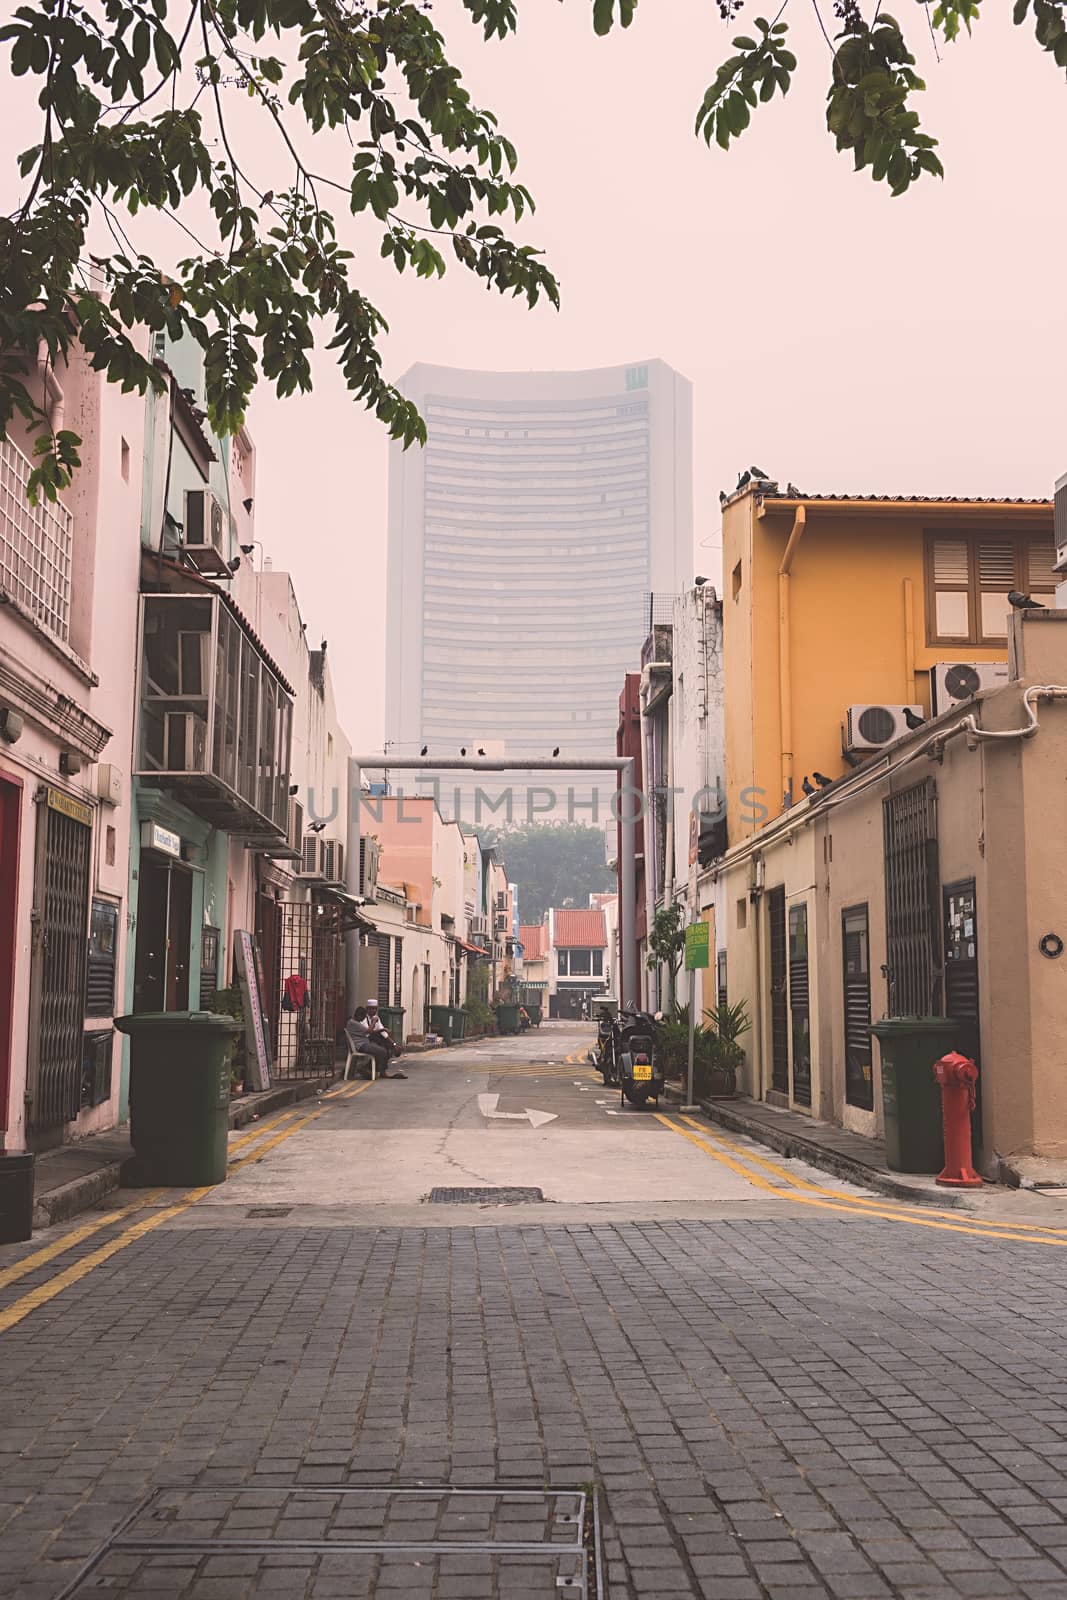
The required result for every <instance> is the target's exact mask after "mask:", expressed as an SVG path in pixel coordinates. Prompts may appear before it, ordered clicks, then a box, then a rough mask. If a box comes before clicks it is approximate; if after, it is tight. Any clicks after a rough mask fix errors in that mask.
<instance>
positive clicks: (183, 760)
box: [163, 711, 207, 772]
mask: <svg viewBox="0 0 1067 1600" xmlns="http://www.w3.org/2000/svg"><path fill="white" fill-rule="evenodd" d="M206 758H207V722H206V721H205V719H204V718H203V717H198V716H197V715H196V714H195V712H192V711H168V712H167V716H166V727H165V754H164V758H163V770H164V771H165V772H204V771H206V770H207V759H206Z"/></svg>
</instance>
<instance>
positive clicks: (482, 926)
mask: <svg viewBox="0 0 1067 1600" xmlns="http://www.w3.org/2000/svg"><path fill="white" fill-rule="evenodd" d="M488 937H489V918H488V917H472V918H471V938H472V939H488Z"/></svg>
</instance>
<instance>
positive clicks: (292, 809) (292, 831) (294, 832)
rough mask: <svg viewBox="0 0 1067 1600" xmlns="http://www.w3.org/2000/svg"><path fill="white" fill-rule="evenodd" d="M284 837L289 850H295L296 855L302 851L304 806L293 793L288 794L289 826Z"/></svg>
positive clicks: (301, 853)
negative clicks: (287, 842)
mask: <svg viewBox="0 0 1067 1600" xmlns="http://www.w3.org/2000/svg"><path fill="white" fill-rule="evenodd" d="M286 837H287V839H288V841H289V848H290V850H295V851H296V853H297V854H298V855H303V853H304V808H303V806H302V805H301V804H300V801H299V800H298V799H297V798H296V796H295V795H290V796H289V827H288V829H287V833H286Z"/></svg>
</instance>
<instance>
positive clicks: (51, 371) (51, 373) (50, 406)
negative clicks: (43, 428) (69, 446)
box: [37, 339, 66, 433]
mask: <svg viewBox="0 0 1067 1600" xmlns="http://www.w3.org/2000/svg"><path fill="white" fill-rule="evenodd" d="M37 373H38V376H39V377H40V380H41V382H42V384H43V385H44V393H45V399H46V401H47V413H48V426H49V427H50V428H51V430H52V432H53V433H59V431H60V429H61V428H62V426H63V418H64V416H65V414H66V399H65V397H64V394H63V389H62V386H61V385H60V382H59V379H58V378H57V377H56V369H55V367H54V366H53V365H52V357H51V355H50V354H49V351H48V345H47V343H46V341H45V340H44V339H42V340H41V341H40V343H39V344H38V346H37Z"/></svg>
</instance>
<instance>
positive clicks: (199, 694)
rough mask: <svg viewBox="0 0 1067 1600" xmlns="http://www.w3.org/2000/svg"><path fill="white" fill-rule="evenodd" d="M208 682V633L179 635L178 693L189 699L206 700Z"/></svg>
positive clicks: (209, 673)
mask: <svg viewBox="0 0 1067 1600" xmlns="http://www.w3.org/2000/svg"><path fill="white" fill-rule="evenodd" d="M210 682H211V635H210V633H179V635H178V693H179V694H180V695H188V696H189V697H190V699H200V700H203V699H206V698H207V692H208V685H209V684H210Z"/></svg>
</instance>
